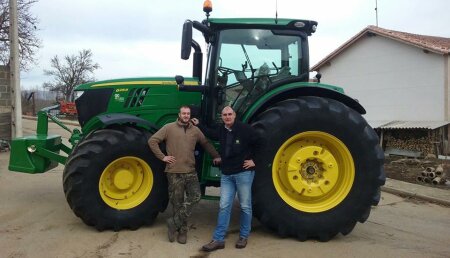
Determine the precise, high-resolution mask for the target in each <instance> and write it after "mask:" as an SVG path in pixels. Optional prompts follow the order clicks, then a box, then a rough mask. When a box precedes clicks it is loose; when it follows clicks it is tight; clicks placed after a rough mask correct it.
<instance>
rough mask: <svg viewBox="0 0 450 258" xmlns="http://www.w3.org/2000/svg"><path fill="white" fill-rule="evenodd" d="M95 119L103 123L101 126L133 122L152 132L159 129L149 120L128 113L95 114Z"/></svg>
mask: <svg viewBox="0 0 450 258" xmlns="http://www.w3.org/2000/svg"><path fill="white" fill-rule="evenodd" d="M97 119H98V120H99V121H100V122H101V124H102V125H103V126H102V127H107V126H110V125H114V124H126V123H133V124H136V125H138V126H140V127H144V128H147V129H149V130H150V132H152V133H154V132H156V131H158V130H159V127H158V126H156V125H155V124H153V123H152V122H149V121H147V120H145V119H142V118H140V117H137V116H135V115H130V114H122V113H110V114H103V115H99V116H97Z"/></svg>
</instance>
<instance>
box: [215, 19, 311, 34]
mask: <svg viewBox="0 0 450 258" xmlns="http://www.w3.org/2000/svg"><path fill="white" fill-rule="evenodd" d="M208 22H209V26H210V27H211V28H213V29H227V28H244V27H251V28H268V27H270V28H273V29H287V28H290V29H294V30H301V31H305V32H306V33H308V35H311V33H314V32H315V29H316V26H317V22H316V21H310V20H300V19H287V18H281V19H274V18H210V19H209V20H208Z"/></svg>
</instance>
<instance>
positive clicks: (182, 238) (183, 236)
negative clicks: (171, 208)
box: [177, 231, 187, 244]
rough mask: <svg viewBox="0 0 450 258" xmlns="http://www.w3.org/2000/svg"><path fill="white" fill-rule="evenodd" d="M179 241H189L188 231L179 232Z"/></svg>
mask: <svg viewBox="0 0 450 258" xmlns="http://www.w3.org/2000/svg"><path fill="white" fill-rule="evenodd" d="M177 241H178V243H180V244H186V241H187V232H185V231H183V232H178V237H177Z"/></svg>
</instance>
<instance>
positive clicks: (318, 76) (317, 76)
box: [316, 73, 322, 83]
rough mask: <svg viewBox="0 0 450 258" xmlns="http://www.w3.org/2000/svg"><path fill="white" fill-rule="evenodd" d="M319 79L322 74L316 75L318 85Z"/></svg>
mask: <svg viewBox="0 0 450 258" xmlns="http://www.w3.org/2000/svg"><path fill="white" fill-rule="evenodd" d="M320 78H322V74H321V73H317V74H316V79H317V82H318V83H320Z"/></svg>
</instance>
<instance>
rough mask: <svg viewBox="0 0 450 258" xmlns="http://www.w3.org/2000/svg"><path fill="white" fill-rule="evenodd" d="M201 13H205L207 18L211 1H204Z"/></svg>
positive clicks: (210, 8) (210, 10) (210, 9)
mask: <svg viewBox="0 0 450 258" xmlns="http://www.w3.org/2000/svg"><path fill="white" fill-rule="evenodd" d="M203 11H204V12H205V13H206V17H207V18H208V17H209V13H210V12H212V3H211V0H205V2H203Z"/></svg>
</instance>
